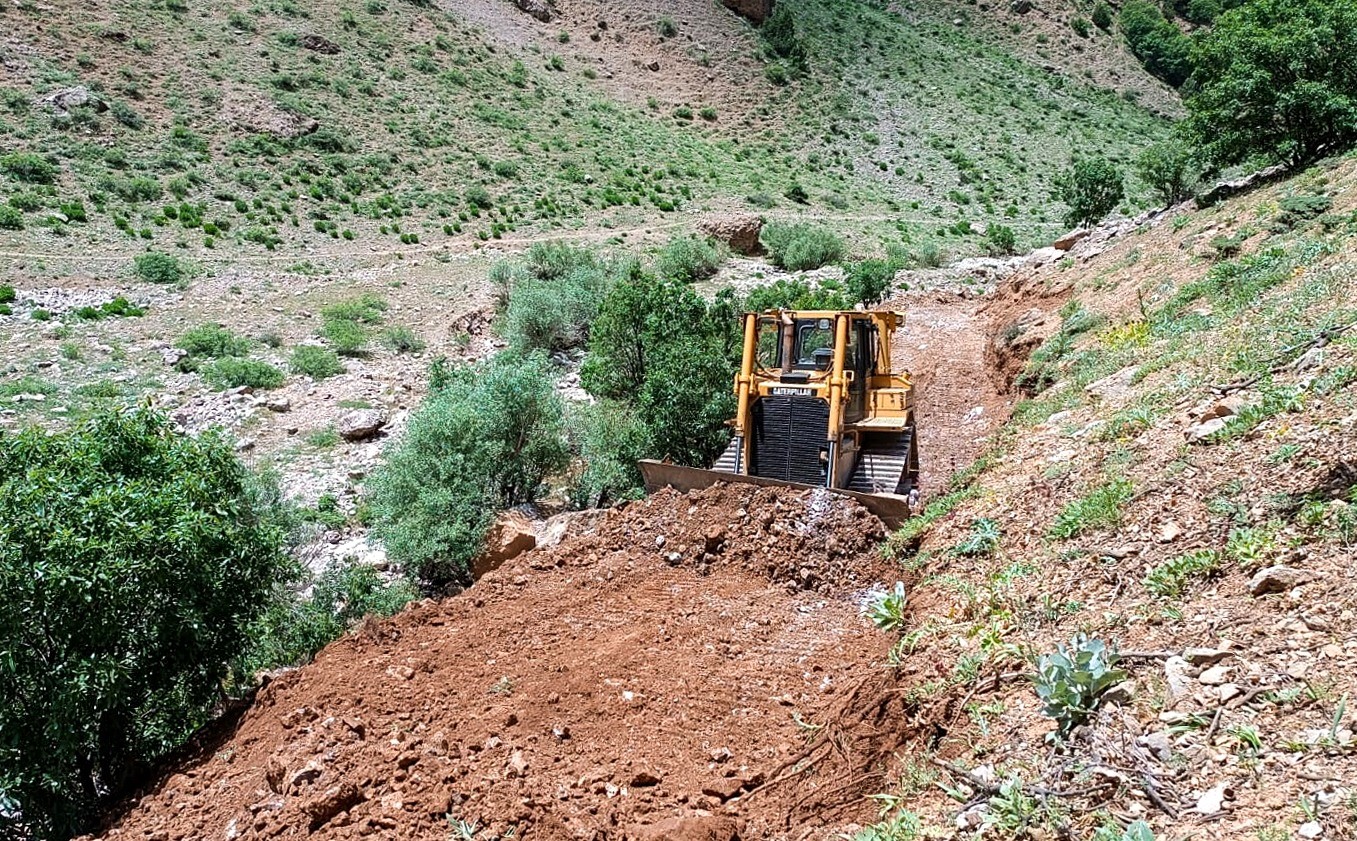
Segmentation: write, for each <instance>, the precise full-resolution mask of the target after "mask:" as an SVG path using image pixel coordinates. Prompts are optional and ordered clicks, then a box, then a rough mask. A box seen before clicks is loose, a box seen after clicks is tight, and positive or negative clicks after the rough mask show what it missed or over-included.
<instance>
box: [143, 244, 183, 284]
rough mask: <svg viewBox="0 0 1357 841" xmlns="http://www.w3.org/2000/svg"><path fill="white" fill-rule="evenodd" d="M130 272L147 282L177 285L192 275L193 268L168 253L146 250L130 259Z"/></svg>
mask: <svg viewBox="0 0 1357 841" xmlns="http://www.w3.org/2000/svg"><path fill="white" fill-rule="evenodd" d="M132 273H133V274H135V275H136V276H137V277H138V278H140V279H141V280H144V281H146V282H147V283H156V284H161V285H179V284H183V283H185V282H187V281H188V279H189V278H190V277H192V276H193V268H192V267H191V266H190V265H189V264H187V263H185V262H184V261H182V260H180V259H178V258H177V257H174V256H172V255H170V254H164V253H161V252H159V251H148V252H146V253H145V254H138V255H137V256H136V257H134V258H133V259H132Z"/></svg>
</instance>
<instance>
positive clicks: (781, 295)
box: [740, 278, 854, 312]
mask: <svg viewBox="0 0 1357 841" xmlns="http://www.w3.org/2000/svg"><path fill="white" fill-rule="evenodd" d="M853 304H854V302H853V301H850V300H849V299H848V295H847V294H846V293H845V292H844V291H843V290H842V289H838V288H836V287H832V286H828V285H820V286H812V285H811V284H810V283H807V282H806V281H804V280H788V279H786V278H778V279H777V280H776V281H774V282H772V283H770V284H767V285H765V286H759V287H756V288H754V289H752V290H750V292H749V294H748V295H746V296H745V299H744V302H743V305H742V306H741V307H740V309H743V310H745V311H747V312H764V311H766V310H846V309H852V307H853Z"/></svg>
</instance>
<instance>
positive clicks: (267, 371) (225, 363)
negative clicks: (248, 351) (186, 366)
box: [198, 356, 283, 391]
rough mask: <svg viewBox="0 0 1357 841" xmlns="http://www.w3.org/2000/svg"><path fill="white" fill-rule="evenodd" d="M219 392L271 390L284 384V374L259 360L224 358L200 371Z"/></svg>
mask: <svg viewBox="0 0 1357 841" xmlns="http://www.w3.org/2000/svg"><path fill="white" fill-rule="evenodd" d="M198 370H199V372H200V373H202V375H203V380H205V381H206V382H207V384H208V385H209V386H211V387H212V388H214V389H216V390H217V391H225V390H226V389H228V388H252V389H261V390H263V389H270V388H277V387H278V386H280V385H282V384H283V372H282V371H279V370H278V369H277V368H275V367H273V366H272V365H270V364H268V363H267V362H261V361H260V360H258V359H246V358H241V357H238V356H224V357H222V358H221V359H214V360H212V361H211V362H209V363H207V364H206V365H203V366H202V367H201V368H199V369H198Z"/></svg>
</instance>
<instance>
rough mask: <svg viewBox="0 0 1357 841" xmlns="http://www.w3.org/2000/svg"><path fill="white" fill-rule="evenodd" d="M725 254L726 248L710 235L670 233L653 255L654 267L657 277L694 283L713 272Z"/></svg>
mask: <svg viewBox="0 0 1357 841" xmlns="http://www.w3.org/2000/svg"><path fill="white" fill-rule="evenodd" d="M729 256H730V251H729V249H727V248H726V247H725V245H723V244H722V243H719V242H717V241H716V240H714V239H712V238H710V237H697V236H686V237H674V238H673V239H671V240H669V242H668V243H666V244H665V246H664V248H663V249H661V250H660V253H659V256H658V257H656V258H655V271H656V272H658V273H659V275H660V276H661V277H667V278H672V279H674V280H680V281H683V282H684V283H695V282H696V281H699V280H706V279H707V278H709V277H712V276H713V275H715V274H716V273H717V272H718V271H720V269H721V264H722V263H724V262H725V261H726V258H728V257H729Z"/></svg>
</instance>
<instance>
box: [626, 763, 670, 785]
mask: <svg viewBox="0 0 1357 841" xmlns="http://www.w3.org/2000/svg"><path fill="white" fill-rule="evenodd" d="M661 780H663V777H661V776H660V775H659V774H658V773H656V772H655V771H653V770H651V769H649V768H642V769H641V770H640V771H637V772H636V773H635V774H633V775H632V777H631V787H632V788H648V787H650V786H657V785H659V784H660V782H661Z"/></svg>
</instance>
